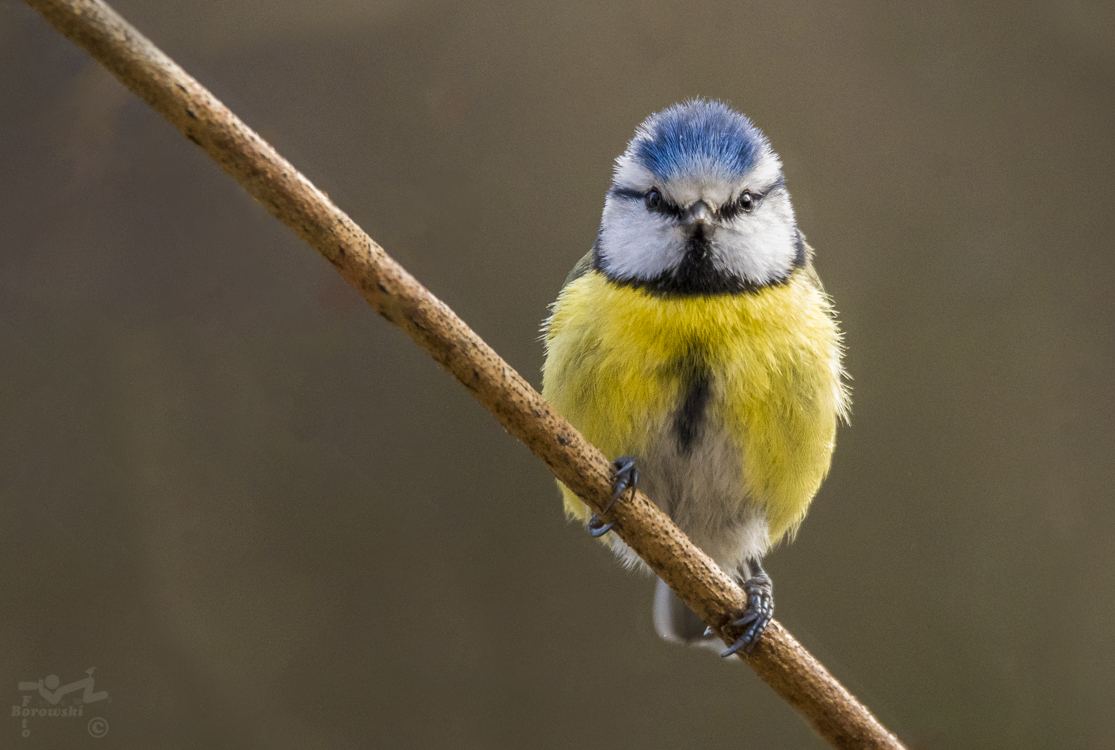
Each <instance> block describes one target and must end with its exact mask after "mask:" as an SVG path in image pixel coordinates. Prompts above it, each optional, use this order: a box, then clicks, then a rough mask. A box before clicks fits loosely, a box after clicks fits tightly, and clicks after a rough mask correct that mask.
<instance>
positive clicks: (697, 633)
mask: <svg viewBox="0 0 1115 750" xmlns="http://www.w3.org/2000/svg"><path fill="white" fill-rule="evenodd" d="M654 629H655V631H657V633H658V635H659V636H660V637H661V638H662V640H664V641H669V642H670V643H679V644H681V645H683V646H708V647H710V648H719V647H720V645H721V643H720V640H719V639H718V638H717V637H716V636H714V635H705V630H706V626H705V623H704V622H702V621H701V618H700V617H698V616H697V613H696V612H694V611H693V610H691V609H690V608H689V607H687V606H686V605H685V602H683V601H682V600H681V599H679V598H678V595H677V594H675V593H674V592H673V589H671V588H670V587H669V586H667V585H666V582H665V581H663V580H662V579H661V578H659V579H658V585H657V587H656V588H655V589H654Z"/></svg>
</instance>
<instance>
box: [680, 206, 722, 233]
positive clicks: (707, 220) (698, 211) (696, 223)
mask: <svg viewBox="0 0 1115 750" xmlns="http://www.w3.org/2000/svg"><path fill="white" fill-rule="evenodd" d="M714 219H715V216H714V214H713V212H712V208H710V207H709V204H707V203H705V202H704V201H697V202H696V203H694V204H693V205H691V206H690V207H689V208H687V209H686V210H685V214H684V215H683V216H682V219H681V220H682V222H683V223H684V224H685V226H686V227H688V228H689V229H690V230H691V231H693V230H697V229H700V228H704V227H710V226H711V225H712V223H713V220H714Z"/></svg>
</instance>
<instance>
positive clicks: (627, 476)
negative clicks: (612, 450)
mask: <svg viewBox="0 0 1115 750" xmlns="http://www.w3.org/2000/svg"><path fill="white" fill-rule="evenodd" d="M612 466H614V467H615V469H616V476H615V479H613V480H612V499H611V500H609V501H608V504H607V505H606V506H604V513H610V512H611V510H612V508H614V507H615V505H616V503H617V502H619V499H620V498H621V497H623V493H625V492H627V491H628V490H630V491H631V493H632V494H634V493H635V487H636V485H638V483H639V470H638V469H637V468H635V459H634V458H632V457H631V456H622V457H620V458H617V459H616V460H615V461H614V462H613V463H612ZM586 525H587V526H588V533H589V534H590V535H591V536H592V537H593V538H594V539H596V538H599V537H602V536H604V535H605V534H607V533H608V532H609V531H611V530H612V528H613V527H614V526H615V525H616V522H615V521H611V522H610V523H604V520H603V519H602V518H600V516H598V515H596V514H595V513H593V514H592V517H591V518H589V519H588V524H586Z"/></svg>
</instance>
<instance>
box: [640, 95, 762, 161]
mask: <svg viewBox="0 0 1115 750" xmlns="http://www.w3.org/2000/svg"><path fill="white" fill-rule="evenodd" d="M769 149H770V142H769V141H768V140H767V138H766V136H765V135H763V133H762V131H760V130H759V129H758V128H757V127H755V125H754V124H753V123H752V122H751V120H749V119H748V118H747V117H745V116H744V115H741V114H740V113H739V112H736V111H735V110H733V109H731V108H730V107H728V105H726V104H724V103H722V102H718V101H709V100H707V99H691V100H689V101H687V102H685V103H683V104H675V105H674V106H672V107H670V108H668V109H664V110H662V111H661V112H658V113H655V114H653V115H651V116H650V117H648V118H647V119H646V121H645V122H643V124H642V125H640V126H639V130H638V132H637V133H636V135H635V138H634V140H633V141H632V143H631V148H630V153H631V154H632V156H634V158H635V159H636V160H637V161H638V162H639V163H640V164H642V165H643V166H644V167H646V168H647V169H648V170H650V172H651V174H653V175H654V176H655V177H656V178H658V179H660V180H668V179H671V178H676V177H679V176H682V175H688V174H694V173H706V174H708V173H711V174H717V175H719V176H722V177H726V178H728V179H736V178H740V177H742V176H743V175H745V174H746V173H747V172H748V170H750V169H751V168H752V167H753V166H754V165H755V162H756V161H757V160H758V158H759V156H760V155H761V154H762V153H763V151H764V150H769Z"/></svg>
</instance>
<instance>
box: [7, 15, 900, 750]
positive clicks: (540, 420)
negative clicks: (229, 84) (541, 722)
mask: <svg viewBox="0 0 1115 750" xmlns="http://www.w3.org/2000/svg"><path fill="white" fill-rule="evenodd" d="M26 1H27V3H28V5H30V6H31V7H33V8H34V9H35V10H37V11H38V12H39V13H41V14H42V15H43V16H44V17H46V19H47V21H49V22H50V23H51V24H52V25H53V26H54V27H55V28H56V29H57V30H58V31H59V32H60V33H62V34H63V35H64V36H66V37H68V38H69V39H70V40H71V41H73V42H74V43H75V44H77V45H78V46H80V47H82V48H83V49H85V50H86V51H87V52H88V53H89V54H90V55H92V56H93V58H95V59H96V60H97V61H99V62H100V63H101V64H102V65H104V66H105V67H106V68H108V70H109V71H111V72H112V74H113V75H115V76H116V77H117V78H118V79H120V81H121V82H122V83H124V85H125V86H127V87H128V88H129V89H131V90H132V91H133V92H134V93H135V94H136V95H138V96H140V97H141V98H142V99H143V100H144V101H146V102H147V103H148V104H150V105H151V107H153V108H154V109H155V111H156V112H158V113H159V114H161V115H162V116H163V117H165V118H166V119H167V120H168V121H169V122H170V123H171V124H172V125H174V127H176V128H178V129H179V130H180V131H182V133H183V134H184V135H185V136H186V138H188V139H189V140H190V141H192V142H193V143H195V144H197V145H198V146H199V147H201V148H202V150H204V151H205V152H206V153H207V154H208V155H209V156H210V157H212V158H213V160H214V161H216V162H217V163H218V164H220V165H221V168H222V169H224V170H225V171H226V172H227V173H228V174H230V175H231V176H232V177H233V178H234V179H236V181H237V182H239V183H240V184H241V186H243V187H244V189H245V190H247V191H248V192H249V193H250V194H251V195H252V197H253V198H255V199H256V200H257V201H258V202H259V203H260V204H262V205H263V206H264V207H265V208H266V209H267V210H268V211H270V212H271V214H272V215H273V216H274V217H275V218H277V219H279V220H280V221H282V222H283V223H284V224H286V225H287V226H288V227H290V228H291V229H293V230H294V231H295V232H296V233H297V234H298V236H299V237H301V238H302V239H303V240H304V241H305V242H306V243H307V244H309V245H310V246H311V247H312V248H314V249H315V250H317V251H318V252H319V253H321V254H322V255H323V256H325V258H326V260H328V261H329V262H330V263H332V264H333V266H334V267H335V268H336V269H337V271H338V272H340V274H341V275H342V276H344V278H345V279H346V280H347V281H348V282H349V283H350V284H352V285H353V286H354V287H356V288H357V289H358V290H359V291H360V293H361V294H362V295H363V296H364V299H366V300H367V301H368V304H369V305H371V306H372V308H373V309H375V311H376V312H378V313H379V314H380V315H381V316H383V317H384V318H386V319H387V320H388V322H390V323H393V324H395V325H397V326H399V327H400V328H402V329H403V330H404V331H406V332H407V334H409V335H410V337H411V338H413V339H414V340H415V341H416V342H417V343H418V345H419V346H421V347H422V348H423V349H425V350H426V352H427V353H428V354H429V355H430V356H431V357H433V358H434V359H435V360H436V361H437V362H438V364H440V365H441V366H442V367H444V368H445V369H446V370H448V371H449V372H450V373H451V374H452V375H453V376H454V377H456V378H457V379H458V380H459V381H461V384H462V385H464V386H465V388H467V389H468V390H469V392H470V393H471V394H472V395H473V397H475V398H476V400H477V401H479V402H480V403H481V404H482V405H483V406H484V407H485V408H486V409H488V411H490V412H491V413H492V414H493V415H494V416H495V417H496V419H498V420H499V421H500V424H502V425H503V426H504V427H505V428H506V429H507V431H508V432H510V433H511V434H512V435H514V436H515V437H517V438H518V439H519V440H521V441H523V442H524V443H526V445H527V447H528V448H530V450H531V451H532V452H533V453H534V454H535V455H536V456H538V457H539V458H541V459H542V460H543V461H545V462H546V464H547V466H549V467H550V470H551V471H552V472H553V473H554V475H555V476H556V477H557V478H558V479H560V480H561V481H562V482H564V483H565V484H566V485H567V486H568V487H569V488H570V489H572V490H573V491H574V492H575V493H576V494H577V495H578V496H580V497H581V498H583V499H584V500H585V501H586V502H587V503H588V504H589V505H590V506H592V507H593V508H594V509H596V510H598V511H599V510H601V509H602V508H603V507H604V505H605V504H607V502H608V500H609V499H610V494H611V480H612V467H611V464H610V463H609V462H608V460H607V459H606V458H605V457H604V456H603V454H601V453H600V451H598V450H597V449H596V448H595V447H593V446H592V445H591V444H589V442H588V441H587V440H585V438H584V437H582V436H581V434H580V433H579V432H577V430H575V429H574V428H573V426H572V425H570V424H569V422H567V421H566V420H565V419H564V418H563V417H561V415H559V414H558V413H557V412H556V411H554V409H553V408H552V407H551V406H550V405H549V404H548V403H546V401H544V400H543V399H542V396H541V395H539V394H538V392H537V391H535V390H534V389H533V388H531V386H530V385H529V384H528V383H527V382H526V381H525V380H524V379H523V378H522V377H521V376H520V375H519V374H518V373H517V372H515V371H514V370H513V369H512V368H511V367H510V366H509V365H508V364H507V363H506V362H504V361H503V359H501V358H500V357H499V355H498V354H496V352H495V351H494V350H492V348H491V347H489V346H488V345H487V344H486V343H484V341H483V340H481V339H480V337H479V336H477V335H476V333H475V332H474V331H472V329H470V328H469V327H468V326H467V325H465V323H464V322H463V321H462V320H461V319H460V318H458V317H457V316H456V314H454V313H453V311H452V310H450V309H449V308H448V307H447V306H446V305H445V303H443V302H442V301H441V300H439V299H438V298H436V297H434V296H433V295H432V294H430V292H429V291H427V290H426V288H425V287H423V286H422V285H421V284H419V283H418V281H417V280H415V279H414V277H413V276H411V275H410V274H409V273H407V272H406V270H404V269H403V267H402V266H400V265H399V264H398V263H396V262H395V261H394V260H393V259H392V258H391V257H390V256H388V255H387V253H386V252H384V250H383V248H381V247H380V246H379V245H377V244H376V243H375V242H374V241H373V240H372V239H371V238H370V237H369V236H368V235H367V234H365V233H364V231H363V230H362V229H360V227H358V226H357V225H356V224H355V223H354V222H353V221H352V220H351V219H350V218H349V217H348V216H347V215H346V214H345V213H344V212H343V211H341V210H340V209H339V208H337V206H335V205H334V204H333V202H332V201H330V200H329V198H328V196H326V195H325V193H323V192H322V191H320V190H318V189H317V188H316V187H314V186H313V185H312V184H311V183H310V182H309V180H307V179H306V178H305V177H303V176H302V175H301V174H300V173H299V172H298V170H296V169H295V168H294V167H293V166H291V164H290V163H289V162H287V161H286V160H285V159H284V158H283V157H281V156H280V155H279V154H278V153H277V152H276V151H275V150H274V149H273V148H271V146H270V145H269V144H268V143H267V142H265V141H264V140H263V139H262V138H260V137H259V136H258V135H257V134H256V133H255V132H254V131H253V130H251V128H249V127H248V126H247V125H245V124H244V123H243V122H242V121H241V120H240V119H239V118H238V117H236V115H234V114H233V113H232V112H231V111H230V110H229V109H228V108H227V107H225V106H224V105H223V104H221V103H220V102H219V101H217V99H216V98H215V97H214V96H213V95H212V94H210V93H209V91H208V90H206V89H205V87H203V86H202V85H201V84H199V83H198V82H197V81H195V80H194V79H193V78H191V77H190V76H189V75H188V74H187V73H186V72H185V71H184V70H182V69H181V68H180V67H178V65H176V64H175V63H174V61H172V60H171V59H170V58H168V57H167V56H166V55H165V54H163V53H162V52H161V51H160V50H159V49H158V48H156V47H155V46H154V45H153V44H152V43H151V42H150V41H149V40H148V39H147V38H145V37H144V36H143V35H142V34H140V33H139V32H138V31H137V30H136V29H135V28H133V27H132V26H131V25H130V24H128V23H127V22H126V21H125V20H124V19H123V18H121V17H120V16H119V15H118V14H117V13H116V12H115V11H113V10H112V9H111V8H110V7H108V6H107V5H105V4H104V3H103V2H101V0H26ZM610 517H611V518H612V519H614V520H616V521H617V525H616V533H618V534H619V535H620V537H622V538H623V540H624V541H625V542H626V543H627V544H628V545H629V546H630V547H631V548H632V549H634V550H635V551H636V552H638V553H639V555H640V556H641V557H642V558H643V559H644V560H646V562H647V563H648V564H649V565H650V567H651V568H653V569H654V571H655V573H657V574H658V575H659V576H660V577H661V578H662V579H663V580H664V581H666V583H668V584H669V585H670V586H671V587H672V588H673V589H674V591H676V592H677V593H678V595H679V596H680V597H681V598H682V599H683V600H684V601H685V603H686V604H688V605H689V606H690V607H691V608H692V609H693V610H694V611H696V612H697V613H698V614H700V616H701V618H702V619H704V621H705V622H706V623H708V624H709V625H711V626H712V627H713V629H714V630H715V631H716V632H717V634H718V635H720V637H722V638H723V639H724V640H725V642H726V643H731V642H732V641H733V640H734V633H732V632H730V628H728V629H725V628H726V626H727V625H728V623H729V621H730V619H731V617H732V615H733V613H737V612H739V611H740V609H742V606H743V605H744V604H745V603H746V595H745V594H744V593H743V591H742V590H741V589H740V588H739V586H737V585H736V584H735V582H734V581H733V580H732V579H731V578H729V577H728V576H727V575H725V574H724V572H723V571H721V570H720V568H719V567H717V565H716V564H715V563H714V562H713V561H712V560H711V559H709V558H708V556H706V555H705V554H704V553H703V552H701V551H700V550H699V549H697V548H696V547H695V546H694V545H693V543H692V542H690V541H689V539H688V538H687V537H686V536H685V535H684V534H683V533H682V532H681V531H680V530H679V529H678V528H677V527H676V526H675V525H674V524H673V522H672V521H671V520H670V519H669V518H668V517H667V516H666V515H665V514H663V513H662V512H661V511H660V510H659V509H658V507H657V506H655V505H654V503H652V502H650V500H648V499H647V497H646V496H645V495H644V494H643V493H641V492H639V493H637V494H636V496H635V497H634V498H633V499H632V500H630V501H624V502H622V503H619V504H618V505H617V506H616V508H615V509H614V510H613V511H612V513H611V516H610ZM741 658H744V660H745V661H746V662H747V663H748V664H749V665H750V666H751V667H752V668H753V669H754V670H755V672H757V673H758V675H759V676H760V677H761V678H762V679H763V680H765V681H766V682H767V683H768V684H769V685H770V686H771V687H772V688H774V690H775V691H776V692H777V693H778V694H779V695H780V696H782V698H783V699H785V700H786V701H787V702H788V703H790V705H792V706H793V707H794V708H796V709H797V710H798V711H800V712H801V713H802V714H803V715H804V716H805V718H806V719H807V720H808V721H809V723H810V724H811V725H812V726H813V728H814V729H816V730H817V732H819V733H820V734H821V735H822V736H823V737H824V738H825V739H826V740H828V742H829V743H831V744H832V745H833V746H834V747H839V748H851V747H857V748H858V747H863V748H892V749H901V748H902V745H901V743H900V742H899V741H898V739H897V738H896V737H895V736H894V735H893V734H891V733H890V732H888V731H887V730H886V728H885V727H883V726H882V724H880V723H879V722H878V720H876V719H875V717H874V716H873V715H872V714H871V712H870V711H869V710H868V709H867V708H866V707H865V706H864V705H863V704H862V703H860V702H859V701H857V700H856V699H855V697H853V696H852V695H851V693H849V692H848V691H847V690H846V689H845V688H844V686H843V685H841V684H840V683H839V682H838V681H837V680H836V679H835V678H834V677H833V676H832V675H831V674H829V673H828V671H827V670H826V669H825V668H824V667H823V666H822V665H821V664H820V662H818V661H817V660H816V659H814V658H813V656H812V655H810V654H809V652H807V651H806V650H805V649H804V648H803V647H802V646H801V644H799V643H798V642H797V641H796V640H795V639H794V638H793V637H792V636H791V635H790V634H789V633H788V632H787V631H786V630H785V629H784V628H783V627H782V626H781V625H779V624H778V623H777V622H771V624H770V626H769V627H768V628H767V631H766V634H765V635H764V636H763V637H762V639H760V641H759V643H758V645H757V647H756V648H755V651H754V652H753V653H752V654H751V655H750V656H741Z"/></svg>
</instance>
